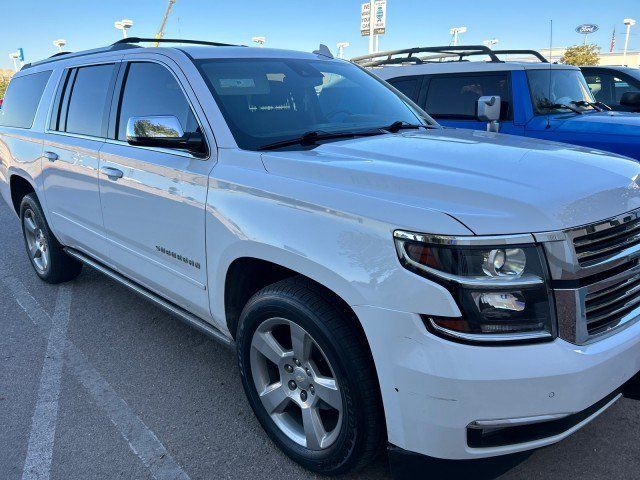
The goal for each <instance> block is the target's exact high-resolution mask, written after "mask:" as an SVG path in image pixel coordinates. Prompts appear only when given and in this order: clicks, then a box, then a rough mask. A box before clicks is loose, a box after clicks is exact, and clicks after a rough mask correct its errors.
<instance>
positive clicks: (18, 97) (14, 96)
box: [0, 70, 51, 128]
mask: <svg viewBox="0 0 640 480" xmlns="http://www.w3.org/2000/svg"><path fill="white" fill-rule="evenodd" d="M50 76H51V71H50V70H49V71H46V72H40V73H34V74H32V75H24V76H20V77H17V78H14V79H13V80H11V83H9V88H8V89H7V93H6V95H5V97H4V101H3V103H2V110H0V125H4V126H6V127H18V128H31V126H32V125H33V120H34V118H35V117H36V111H37V110H38V105H39V104H40V99H41V98H42V93H43V92H44V87H45V86H46V85H47V81H48V80H49V77H50Z"/></svg>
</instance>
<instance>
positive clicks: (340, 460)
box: [237, 276, 385, 475]
mask: <svg viewBox="0 0 640 480" xmlns="http://www.w3.org/2000/svg"><path fill="white" fill-rule="evenodd" d="M270 318H284V319H287V320H288V321H290V322H294V323H296V324H297V325H299V326H301V327H302V328H303V329H304V330H306V331H307V332H308V333H309V334H310V335H311V337H312V338H313V340H314V341H315V343H316V344H317V345H318V346H319V347H320V349H322V352H323V354H324V355H325V356H326V359H327V361H328V362H329V364H330V365H331V367H332V369H333V371H334V372H335V378H336V380H337V382H338V385H339V389H340V392H341V394H342V404H343V414H342V422H341V429H340V431H339V434H338V436H337V438H336V440H335V441H334V443H332V444H331V445H330V446H328V447H327V448H325V449H321V450H310V449H307V448H306V447H304V446H302V445H299V444H298V443H296V442H294V441H293V440H292V439H291V438H289V436H287V435H286V434H285V433H283V431H282V430H281V429H280V428H279V427H278V426H277V425H276V424H275V423H274V421H273V420H272V418H271V416H270V415H269V414H268V413H267V411H266V410H265V408H264V406H263V404H262V402H261V400H260V397H259V395H258V392H257V389H256V387H255V384H254V381H253V377H252V372H251V358H250V356H251V342H252V339H253V335H254V333H255V332H256V330H257V329H258V327H259V326H260V325H261V324H262V323H263V322H265V321H266V320H268V319H270ZM356 322H357V319H356V318H354V315H353V312H351V311H350V310H348V309H347V308H343V307H341V306H340V304H339V302H336V300H335V298H333V296H332V295H331V294H330V293H329V292H327V291H326V290H325V289H323V288H322V287H321V286H319V285H317V284H315V283H314V282H312V281H310V280H308V279H305V278H304V277H300V276H296V277H293V278H289V279H285V280H282V281H280V282H278V283H275V284H273V285H270V286H268V287H265V288H264V289H262V290H260V291H259V292H258V293H256V294H255V295H254V296H253V297H252V298H251V299H250V300H249V302H248V303H247V305H246V306H245V307H244V309H243V311H242V314H241V316H240V321H239V324H238V332H237V346H238V363H239V366H240V374H241V377H242V383H243V386H244V389H245V393H246V395H247V397H248V399H249V403H250V404H251V407H252V408H253V411H254V412H255V414H256V416H257V418H258V420H259V421H260V423H261V424H262V426H263V428H264V429H265V430H266V432H267V434H268V435H269V437H270V438H271V439H272V440H273V442H274V443H275V444H276V445H277V446H278V447H279V448H280V449H281V450H283V451H284V453H285V454H287V455H288V456H289V457H290V458H291V459H293V460H294V461H296V462H297V463H299V464H301V465H302V466H303V467H305V468H307V469H309V470H312V471H314V472H318V473H321V474H325V475H337V474H343V473H347V472H351V471H355V470H358V469H359V468H362V467H364V466H366V465H368V464H370V463H371V461H372V460H373V459H374V458H375V457H376V456H377V455H378V454H379V453H380V451H381V448H382V446H383V444H384V439H385V423H384V413H383V409H382V400H381V396H380V388H379V384H378V381H377V377H376V373H375V367H374V364H373V359H372V357H371V353H370V350H369V347H368V344H367V342H366V339H365V338H364V334H363V333H362V332H361V331H360V329H359V326H358V325H357V323H356ZM281 378H282V377H281Z"/></svg>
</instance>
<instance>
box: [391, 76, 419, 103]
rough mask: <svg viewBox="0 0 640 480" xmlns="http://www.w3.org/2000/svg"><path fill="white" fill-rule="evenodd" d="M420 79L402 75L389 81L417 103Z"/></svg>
mask: <svg viewBox="0 0 640 480" xmlns="http://www.w3.org/2000/svg"><path fill="white" fill-rule="evenodd" d="M420 80H421V79H420V78H419V77H400V78H394V79H393V80H389V83H390V84H391V85H393V86H394V87H396V88H397V89H398V90H400V91H401V92H402V93H404V94H405V95H406V96H407V97H409V98H410V99H411V100H413V101H414V102H416V103H417V102H418V93H419V92H420V88H419V86H420Z"/></svg>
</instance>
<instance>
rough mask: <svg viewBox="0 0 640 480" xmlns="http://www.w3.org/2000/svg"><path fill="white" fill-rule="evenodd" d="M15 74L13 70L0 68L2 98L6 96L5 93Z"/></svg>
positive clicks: (0, 93) (0, 96)
mask: <svg viewBox="0 0 640 480" xmlns="http://www.w3.org/2000/svg"><path fill="white" fill-rule="evenodd" d="M12 76H13V70H0V98H4V94H5V92H6V91H7V86H8V85H9V80H11V77H12Z"/></svg>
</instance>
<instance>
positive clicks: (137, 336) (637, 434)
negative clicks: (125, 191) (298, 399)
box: [0, 202, 640, 480]
mask: <svg viewBox="0 0 640 480" xmlns="http://www.w3.org/2000/svg"><path fill="white" fill-rule="evenodd" d="M531 361H532V362H535V358H532V359H531ZM639 438H640V403H639V402H633V401H631V400H625V399H623V400H620V401H619V402H618V403H617V404H615V405H614V406H613V407H611V408H610V409H609V410H608V411H607V412H605V413H604V414H603V415H601V416H600V417H599V418H597V419H596V420H595V421H594V422H592V423H591V424H589V425H588V426H586V427H585V428H583V429H582V430H580V431H579V432H577V433H576V434H574V435H573V436H571V437H570V438H568V439H567V440H565V441H563V442H562V443H560V444H557V445H554V446H552V447H548V448H545V449H542V450H538V451H535V452H532V453H530V454H526V455H521V456H516V457H507V458H502V459H498V460H492V461H489V462H486V461H484V462H472V463H471V464H468V463H465V464H460V463H455V464H450V463H444V464H443V463H438V465H437V468H436V467H435V466H434V468H426V469H425V472H424V478H425V479H427V478H428V479H434V478H458V477H464V478H474V477H475V478H504V479H529V478H531V479H533V478H536V479H539V478H565V479H566V478H580V479H582V480H585V479H602V478H605V477H608V478H620V479H627V478H628V479H632V478H635V479H637V478H639V477H640V474H639V473H638V472H640V442H639V441H638V440H639ZM20 478H24V479H26V478H51V479H61V480H62V479H64V480H69V479H118V478H123V479H153V478H155V479H158V480H166V479H182V480H188V479H192V480H196V479H252V480H253V479H255V480H261V479H268V480H277V479H315V478H319V477H316V476H314V475H313V474H310V473H309V472H307V471H305V470H303V469H302V468H300V467H298V466H297V465H296V464H294V463H293V462H291V461H290V460H289V459H288V458H287V457H286V456H284V455H283V454H282V453H280V452H279V450H277V449H276V448H275V447H274V445H273V444H272V443H271V442H270V440H269V439H268V437H267V435H266V434H265V433H264V432H263V431H262V429H261V427H260V425H259V424H258V422H257V420H256V419H255V418H254V416H253V413H252V411H251V409H250V407H249V405H248V403H247V401H246V400H245V397H244V393H243V391H242V385H241V383H240V379H239V376H238V372H237V368H236V363H235V357H234V354H233V352H231V351H230V350H228V349H227V348H226V347H223V346H221V345H220V344H218V343H216V342H214V341H213V340H210V339H209V338H207V337H205V336H204V335H202V334H200V333H198V332H197V331H195V330H193V329H191V328H189V327H188V326H186V325H184V324H182V323H181V322H180V321H179V320H177V319H175V318H173V317H171V316H169V315H168V314H166V313H165V312H163V311H162V310H159V309H158V308H156V307H155V306H153V305H151V304H149V303H147V302H145V301H143V300H141V299H140V298H139V297H138V296H136V295H135V294H133V293H131V292H130V291H129V290H127V289H125V288H124V287H122V286H120V285H118V284H117V283H115V282H113V281H111V280H109V279H108V278H106V277H105V276H103V275H101V274H99V273H97V272H94V271H92V270H91V269H89V268H85V270H84V272H83V273H82V275H81V276H80V277H79V278H78V279H77V280H76V281H74V282H71V283H69V284H66V285H64V286H51V285H47V284H45V283H43V282H41V281H40V280H39V279H38V278H37V277H36V275H35V273H33V271H32V269H31V266H30V265H29V263H28V260H27V257H26V253H25V251H24V246H23V242H22V237H21V233H20V228H19V222H18V219H17V218H16V217H15V215H13V213H12V211H11V210H10V209H9V207H8V206H6V205H5V204H4V203H3V202H0V479H2V480H13V479H20ZM344 478H345V479H346V478H349V479H356V478H359V479H371V480H376V479H381V480H382V479H390V478H391V475H390V472H389V468H388V466H387V462H386V458H385V457H384V456H381V457H380V458H379V459H378V460H377V461H376V462H375V463H374V464H373V465H371V466H370V467H369V468H367V469H366V470H364V471H362V472H360V473H358V474H357V475H353V476H349V477H344ZM413 478H415V477H413Z"/></svg>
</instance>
